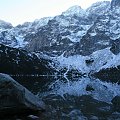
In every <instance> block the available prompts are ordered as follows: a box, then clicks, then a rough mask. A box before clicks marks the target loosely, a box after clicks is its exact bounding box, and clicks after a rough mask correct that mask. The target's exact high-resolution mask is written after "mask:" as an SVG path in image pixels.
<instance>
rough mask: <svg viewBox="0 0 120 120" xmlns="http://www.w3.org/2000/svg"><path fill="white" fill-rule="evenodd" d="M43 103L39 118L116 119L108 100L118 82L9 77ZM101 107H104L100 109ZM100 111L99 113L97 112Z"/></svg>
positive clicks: (117, 90) (119, 89) (119, 92)
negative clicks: (42, 112)
mask: <svg viewBox="0 0 120 120" xmlns="http://www.w3.org/2000/svg"><path fill="white" fill-rule="evenodd" d="M13 78H14V79H15V80H17V81H18V82H19V83H20V84H22V85H23V86H25V87H26V88H27V89H29V90H30V91H31V92H33V93H34V94H35V95H37V96H39V97H40V98H42V100H43V101H44V102H45V103H46V106H47V110H46V112H45V113H44V115H43V116H42V119H43V120H48V119H49V120H53V119H60V120H66V119H72V120H84V119H85V120H87V119H91V120H92V119H93V118H95V119H116V117H117V118H120V114H118V115H116V113H111V110H110V109H111V100H112V99H113V98H114V97H115V96H116V95H120V85H118V84H117V83H110V82H105V81H101V80H99V79H94V78H89V77H81V78H78V77H77V78H70V79H68V78H67V77H62V76H59V77H49V76H48V77H47V76H39V77H37V76H36V77H35V76H13ZM104 109H105V110H104ZM101 110H102V112H101Z"/></svg>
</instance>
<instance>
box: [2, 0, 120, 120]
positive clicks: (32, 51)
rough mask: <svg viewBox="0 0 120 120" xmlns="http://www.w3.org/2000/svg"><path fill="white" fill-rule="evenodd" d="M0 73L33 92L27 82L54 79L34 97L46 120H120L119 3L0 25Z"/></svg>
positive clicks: (107, 2) (72, 9) (103, 3)
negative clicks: (44, 107) (44, 106)
mask: <svg viewBox="0 0 120 120" xmlns="http://www.w3.org/2000/svg"><path fill="white" fill-rule="evenodd" d="M0 72H1V73H6V74H9V75H11V76H13V78H15V79H18V82H20V83H21V84H23V85H24V86H26V87H27V88H28V89H30V90H31V91H33V92H35V91H36V90H35V88H33V89H31V87H30V86H31V85H30V86H29V85H26V83H24V82H22V80H21V79H23V76H26V75H27V76H29V77H30V76H52V77H53V76H54V78H50V81H52V82H48V83H47V82H45V85H47V87H46V86H45V88H44V90H41V91H40V88H39V92H38V91H37V92H36V93H35V94H37V95H38V96H39V97H41V96H42V98H43V101H44V102H45V103H46V104H47V105H48V106H49V107H48V111H47V116H46V114H45V115H44V116H43V118H44V119H46V120H48V119H49V118H50V119H51V120H53V119H60V120H64V119H65V120H66V119H71V120H87V119H88V120H102V119H103V120H117V119H120V85H119V84H120V0H112V1H111V2H110V1H102V2H97V3H94V4H93V5H92V6H91V7H89V8H87V9H86V10H84V9H82V8H81V7H80V6H77V5H76V6H72V7H70V8H69V9H68V10H66V11H64V12H63V13H62V14H61V15H57V16H55V17H46V18H42V19H37V20H35V21H33V22H26V23H24V24H22V25H17V26H16V27H13V26H12V24H11V23H7V22H5V21H2V20H0ZM15 76H22V78H17V77H15ZM61 77H62V78H61ZM24 79H26V78H24ZM31 79H32V78H30V81H31ZM34 79H35V78H34ZM36 79H38V78H36ZM40 79H41V78H40ZM56 79H57V80H56ZM41 81H42V79H41ZM47 81H49V80H48V78H47ZM29 84H30V83H29ZM31 84H33V83H31ZM42 85H43V83H42ZM58 86H59V87H58ZM41 88H42V87H41ZM46 89H47V91H46ZM49 91H50V92H49ZM43 93H44V95H43ZM79 102H80V104H79ZM117 102H118V103H117ZM54 103H55V104H54ZM87 103H88V104H87ZM53 104H54V105H53ZM61 104H64V105H63V106H62V107H61ZM68 104H69V105H68ZM76 104H77V105H78V104H79V105H78V106H76ZM116 105H117V106H116ZM50 106H52V107H50ZM65 106H66V108H65ZM70 106H71V108H70ZM90 106H91V107H93V111H91V110H89V109H90ZM57 107H58V108H59V110H58V108H57ZM53 108H54V109H53ZM65 109H66V110H65ZM79 109H80V111H79ZM97 110H98V111H97ZM51 111H52V112H51ZM96 111H97V112H96ZM59 112H60V113H59ZM58 114H59V115H58ZM51 116H52V117H51Z"/></svg>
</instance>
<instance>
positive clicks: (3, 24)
mask: <svg viewBox="0 0 120 120" xmlns="http://www.w3.org/2000/svg"><path fill="white" fill-rule="evenodd" d="M12 27H13V26H12V24H11V23H8V22H5V21H3V20H0V28H1V29H2V28H4V29H10V28H12Z"/></svg>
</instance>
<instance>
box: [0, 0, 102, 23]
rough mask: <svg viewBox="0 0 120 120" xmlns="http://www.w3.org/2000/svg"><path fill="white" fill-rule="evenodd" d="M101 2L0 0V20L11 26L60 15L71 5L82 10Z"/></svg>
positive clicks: (93, 0) (94, 0)
mask: <svg viewBox="0 0 120 120" xmlns="http://www.w3.org/2000/svg"><path fill="white" fill-rule="evenodd" d="M97 1H103V0H0V19H1V20H5V21H7V22H11V23H12V24H13V25H17V24H21V23H23V22H27V21H34V20H35V19H40V18H42V17H48V16H55V15H59V14H61V13H62V12H63V11H65V10H67V9H68V8H69V7H71V6H73V5H80V6H81V7H82V8H84V9H85V8H87V7H89V6H90V5H91V4H92V3H95V2H97Z"/></svg>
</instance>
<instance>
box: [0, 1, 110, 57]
mask: <svg viewBox="0 0 120 120" xmlns="http://www.w3.org/2000/svg"><path fill="white" fill-rule="evenodd" d="M109 6H110V2H99V3H96V4H93V5H92V6H91V7H90V8H88V9H87V10H83V9H82V8H81V7H80V6H73V7H71V8H69V9H68V10H66V11H65V12H63V13H62V14H61V15H59V16H55V17H54V18H43V19H40V20H35V21H34V22H33V23H24V24H23V25H18V26H16V27H14V28H12V29H10V30H3V31H1V35H0V36H1V42H2V43H4V44H7V45H9V46H12V47H17V48H19V47H22V48H24V49H26V50H28V51H30V52H33V51H34V52H36V51H42V52H44V53H45V54H49V55H50V56H52V55H60V54H62V53H63V52H64V51H67V50H69V49H72V48H73V47H74V45H75V44H76V43H79V42H80V41H81V39H82V37H83V36H85V35H86V33H87V31H88V30H89V29H90V28H91V26H93V24H94V22H95V20H96V19H97V17H98V16H100V15H103V14H104V13H105V12H106V11H107V10H108V8H109ZM101 11H102V12H101ZM3 34H4V37H3Z"/></svg>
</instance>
